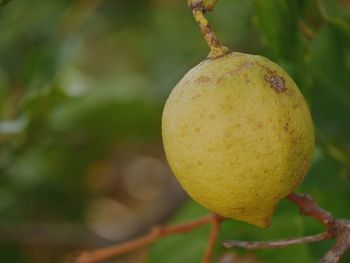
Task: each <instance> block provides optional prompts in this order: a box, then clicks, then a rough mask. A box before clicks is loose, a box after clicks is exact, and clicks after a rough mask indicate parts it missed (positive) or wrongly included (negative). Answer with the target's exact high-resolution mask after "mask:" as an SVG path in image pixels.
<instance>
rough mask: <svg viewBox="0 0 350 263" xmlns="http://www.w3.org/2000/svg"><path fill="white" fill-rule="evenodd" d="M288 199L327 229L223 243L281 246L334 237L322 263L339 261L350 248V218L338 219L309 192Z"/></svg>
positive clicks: (227, 245)
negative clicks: (295, 235)
mask: <svg viewBox="0 0 350 263" xmlns="http://www.w3.org/2000/svg"><path fill="white" fill-rule="evenodd" d="M287 199H288V200H289V201H291V202H293V203H294V204H296V205H297V206H298V207H299V209H300V213H301V214H303V215H306V216H310V217H312V218H314V219H315V220H317V221H319V222H320V223H321V224H323V225H324V226H325V228H326V231H325V232H323V233H321V234H318V235H314V236H306V237H299V238H294V239H284V240H272V241H265V242H251V241H236V240H233V241H223V245H224V246H225V247H226V248H233V247H239V248H244V249H264V248H281V247H287V246H290V245H297V244H305V243H310V242H317V241H322V240H326V239H331V238H334V239H335V240H336V243H335V245H334V246H333V247H332V248H331V249H330V250H329V251H328V252H327V253H326V255H325V256H324V257H323V258H322V259H321V260H320V263H337V262H339V260H340V259H341V258H342V257H343V256H344V255H345V253H346V252H347V251H349V250H350V220H343V219H336V218H335V217H334V216H333V215H332V214H331V213H329V212H328V211H326V210H325V209H323V208H322V207H320V206H319V205H318V204H317V203H316V202H315V201H314V200H313V199H312V198H311V197H310V196H309V195H307V194H296V193H292V194H290V195H288V196H287Z"/></svg>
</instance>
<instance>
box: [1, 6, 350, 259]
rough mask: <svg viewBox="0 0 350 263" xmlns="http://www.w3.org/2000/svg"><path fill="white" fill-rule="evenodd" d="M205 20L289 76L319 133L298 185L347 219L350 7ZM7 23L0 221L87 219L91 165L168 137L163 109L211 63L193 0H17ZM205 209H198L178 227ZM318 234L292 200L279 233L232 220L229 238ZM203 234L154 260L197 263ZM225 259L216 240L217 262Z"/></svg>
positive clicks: (165, 244) (14, 250) (313, 254)
mask: <svg viewBox="0 0 350 263" xmlns="http://www.w3.org/2000/svg"><path fill="white" fill-rule="evenodd" d="M5 2H7V1H1V2H0V3H1V4H5ZM208 18H209V20H210V22H211V23H212V25H213V28H214V29H215V31H216V32H217V35H218V36H219V38H220V40H221V41H222V42H223V43H224V44H225V45H226V46H229V47H230V48H232V49H233V50H235V51H241V52H247V53H253V54H261V55H264V56H266V57H269V58H270V59H272V60H274V61H276V62H277V63H279V64H280V65H281V66H282V67H284V68H285V69H286V70H287V71H288V72H289V73H290V74H291V75H292V76H293V78H294V79H295V81H296V82H297V84H298V85H299V87H300V89H301V90H302V92H303V94H304V95H305V97H306V99H307V101H308V103H309V105H310V108H311V111H312V116H313V119H314V122H315V127H316V135H317V147H316V151H315V158H314V162H313V165H312V168H311V171H310V174H309V175H308V176H307V178H306V180H305V182H304V184H303V185H302V187H301V189H300V190H301V191H305V192H309V193H310V194H312V195H313V196H314V197H315V198H316V199H317V200H318V201H319V203H320V204H321V205H322V206H324V207H326V208H327V209H328V210H330V211H331V212H333V213H334V214H335V215H337V216H339V217H348V218H350V210H349V200H350V174H349V173H350V117H349V116H350V6H349V3H348V1H341V0H337V1H335V0H322V1H321V0H320V1H318V0H293V1H290V0H274V1H273V0H249V1H247V0H221V1H219V2H218V4H217V6H216V8H215V10H214V11H213V12H212V13H209V14H208ZM0 28H1V31H0V119H1V121H0V144H1V149H0V215H1V216H0V224H5V223H8V222H11V223H14V222H16V223H18V224H21V223H25V222H31V221H50V222H61V221H70V222H77V223H81V222H83V219H84V211H85V209H86V205H87V203H88V200H89V198H91V193H90V192H89V191H88V189H87V187H86V182H85V176H86V173H87V170H88V169H89V167H90V165H91V164H92V163H94V162H95V161H96V160H99V159H101V158H104V157H106V156H108V155H109V154H110V152H111V151H112V150H113V149H114V148H115V147H116V145H120V144H122V143H123V142H125V141H132V142H137V143H140V144H145V143H147V142H160V140H161V138H160V118H161V111H162V105H163V104H164V101H165V99H166V97H167V95H168V94H169V92H170V91H171V89H172V88H173V87H174V85H175V84H176V83H177V81H178V80H179V79H180V78H181V77H182V76H183V75H184V73H185V72H187V71H188V70H189V69H190V68H191V67H193V66H194V65H196V64H197V63H198V62H199V61H201V60H202V59H204V58H205V57H206V54H207V53H208V49H207V47H206V44H205V42H204V40H203V39H202V37H201V35H200V32H199V30H198V28H197V26H196V24H195V23H194V21H193V19H192V17H191V14H190V12H189V11H188V8H187V4H186V1H184V0H183V1H182V0H181V1H179V0H171V1H146V0H144V1H126V0H118V1H102V0H92V1H68V0H62V1H44V0H37V1H33V0H31V1H18V0H13V1H10V2H9V3H7V4H6V5H3V6H1V7H0ZM206 212H207V211H205V210H204V209H202V208H200V207H199V206H198V205H197V204H195V203H194V202H192V201H189V202H188V203H187V204H186V206H185V207H184V208H183V209H181V210H180V211H179V214H178V215H177V216H176V217H175V219H174V221H183V220H187V219H190V218H195V217H196V216H199V215H201V214H204V213H206ZM320 230H321V227H320V226H319V225H317V223H315V222H313V221H312V220H309V219H307V218H304V217H301V216H300V215H299V214H298V211H297V209H296V208H295V207H294V206H292V205H290V204H288V203H287V202H285V201H283V202H282V204H281V206H280V207H279V209H278V211H277V213H276V215H275V217H274V221H273V225H272V227H271V228H269V229H263V230H261V229H258V228H255V227H252V226H248V225H246V224H243V223H240V222H231V221H230V222H226V223H225V224H224V227H223V229H222V231H221V232H222V233H221V236H220V238H221V239H243V240H264V239H272V238H283V237H289V236H299V235H306V234H311V233H316V232H318V231H320ZM207 234H208V229H206V228H203V229H200V230H198V231H195V232H193V233H191V234H189V235H183V236H174V237H169V238H165V239H164V240H162V241H160V242H158V243H157V244H156V245H155V246H153V248H152V251H151V255H150V258H151V262H155V263H156V262H199V259H200V257H201V255H202V252H203V250H204V248H205V245H206V238H207ZM0 236H1V233H0ZM2 241H3V240H2ZM330 245H331V244H330V243H329V242H322V243H319V244H310V245H305V246H299V247H290V248H285V249H280V250H264V251H257V252H249V253H253V254H255V255H256V257H257V258H258V259H261V260H263V261H264V262H291V263H292V262H316V261H317V259H319V258H320V257H321V256H322V254H323V253H324V252H325V251H326V250H327V248H328V247H329V246H330ZM224 252H225V250H223V249H222V248H221V247H220V246H219V244H218V245H217V251H216V255H217V256H219V255H221V254H222V253H224ZM239 253H246V252H244V251H239ZM296 256H297V258H296ZM0 259H1V261H4V262H27V260H26V258H25V256H23V254H22V252H21V244H19V243H15V242H12V243H9V244H8V243H6V242H4V243H3V245H2V244H1V243H0ZM347 260H350V259H349V257H347V259H344V262H346V261H347Z"/></svg>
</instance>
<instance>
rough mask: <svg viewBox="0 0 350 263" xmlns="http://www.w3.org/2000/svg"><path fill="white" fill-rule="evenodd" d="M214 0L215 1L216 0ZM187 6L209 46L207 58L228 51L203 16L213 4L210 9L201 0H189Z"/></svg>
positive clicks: (222, 54) (219, 55)
mask: <svg viewBox="0 0 350 263" xmlns="http://www.w3.org/2000/svg"><path fill="white" fill-rule="evenodd" d="M207 2H208V1H207ZM212 2H213V1H212ZM214 2H215V3H216V1H214ZM215 3H214V4H215ZM189 6H190V9H191V10H192V14H193V17H194V19H195V20H196V22H197V24H198V25H199V28H200V30H201V31H202V34H203V36H204V39H205V41H206V42H207V44H208V46H209V48H210V53H209V58H217V57H221V56H224V55H225V54H227V53H228V52H230V50H229V49H228V48H227V47H224V46H222V45H221V44H220V41H219V40H218V38H217V37H216V35H215V33H214V31H213V30H212V28H211V26H210V24H209V21H208V20H207V19H206V18H205V16H204V13H205V12H207V11H211V10H213V8H214V6H213V5H212V6H210V9H209V7H208V8H206V7H205V5H204V4H203V0H190V1H189Z"/></svg>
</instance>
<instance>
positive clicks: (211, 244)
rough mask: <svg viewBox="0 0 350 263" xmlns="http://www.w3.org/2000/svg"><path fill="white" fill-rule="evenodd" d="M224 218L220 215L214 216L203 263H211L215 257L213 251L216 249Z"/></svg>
mask: <svg viewBox="0 0 350 263" xmlns="http://www.w3.org/2000/svg"><path fill="white" fill-rule="evenodd" d="M222 220H223V218H222V217H221V216H219V215H214V219H213V221H212V228H211V230H210V234H209V239H208V245H207V249H206V251H205V253H204V256H203V259H202V263H210V262H211V259H212V257H213V251H214V248H215V244H216V241H217V239H218V235H219V232H220V227H221V222H222Z"/></svg>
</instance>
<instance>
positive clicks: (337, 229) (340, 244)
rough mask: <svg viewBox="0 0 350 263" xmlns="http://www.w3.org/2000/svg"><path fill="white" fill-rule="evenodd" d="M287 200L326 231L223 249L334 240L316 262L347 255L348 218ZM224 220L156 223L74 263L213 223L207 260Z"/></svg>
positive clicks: (297, 198)
mask: <svg viewBox="0 0 350 263" xmlns="http://www.w3.org/2000/svg"><path fill="white" fill-rule="evenodd" d="M287 199H288V200H289V201H291V202H292V203H294V204H296V205H297V206H298V207H299V209H300V213H301V214H303V215H305V216H309V217H312V218H313V219H315V220H317V221H319V222H320V223H321V224H323V225H324V226H325V231H324V232H322V233H320V234H316V235H312V236H304V237H298V238H290V239H281V240H270V241H239V240H227V241H223V242H222V244H223V246H224V247H226V248H244V249H247V250H253V249H271V248H283V247H288V246H292V245H301V244H306V243H311V242H319V241H323V240H328V239H334V240H335V241H336V242H335V244H334V246H333V247H332V248H331V249H330V250H329V251H328V252H327V253H326V255H325V256H324V257H323V258H322V259H321V260H320V261H319V262H320V263H336V262H339V261H340V259H341V258H342V257H343V256H344V255H345V254H346V252H347V251H349V250H350V220H346V219H337V218H335V217H334V216H333V215H332V214H331V213H330V212H328V211H327V210H325V209H323V208H322V207H320V206H319V205H318V204H317V203H316V202H315V201H314V199H313V198H311V197H310V196H309V195H307V194H296V193H292V194H290V195H288V196H287ZM223 220H224V218H222V217H221V216H218V215H215V214H210V215H207V216H204V217H201V218H198V219H196V220H193V221H189V222H186V223H182V224H177V225H173V226H155V227H153V228H152V230H151V231H150V232H149V233H148V234H146V235H144V236H142V237H139V238H136V239H134V240H131V241H128V242H125V243H122V244H117V245H113V246H110V247H106V248H100V249H96V250H92V251H87V252H83V253H81V254H80V255H78V257H77V258H76V263H93V262H99V261H101V260H106V259H108V258H111V257H115V256H119V255H122V254H125V253H129V252H131V251H134V250H137V249H140V248H142V247H145V246H147V245H150V244H152V243H153V242H155V241H157V240H159V239H160V238H162V237H165V236H169V235H173V234H179V233H188V232H190V231H192V230H194V229H197V228H199V227H201V226H203V225H207V224H210V225H212V229H211V231H210V234H209V238H208V245H207V249H206V251H205V253H204V255H203V258H202V261H201V262H202V263H210V262H211V260H212V254H213V249H214V246H215V244H216V242H217V238H218V234H219V232H220V225H221V223H222V221H223Z"/></svg>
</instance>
